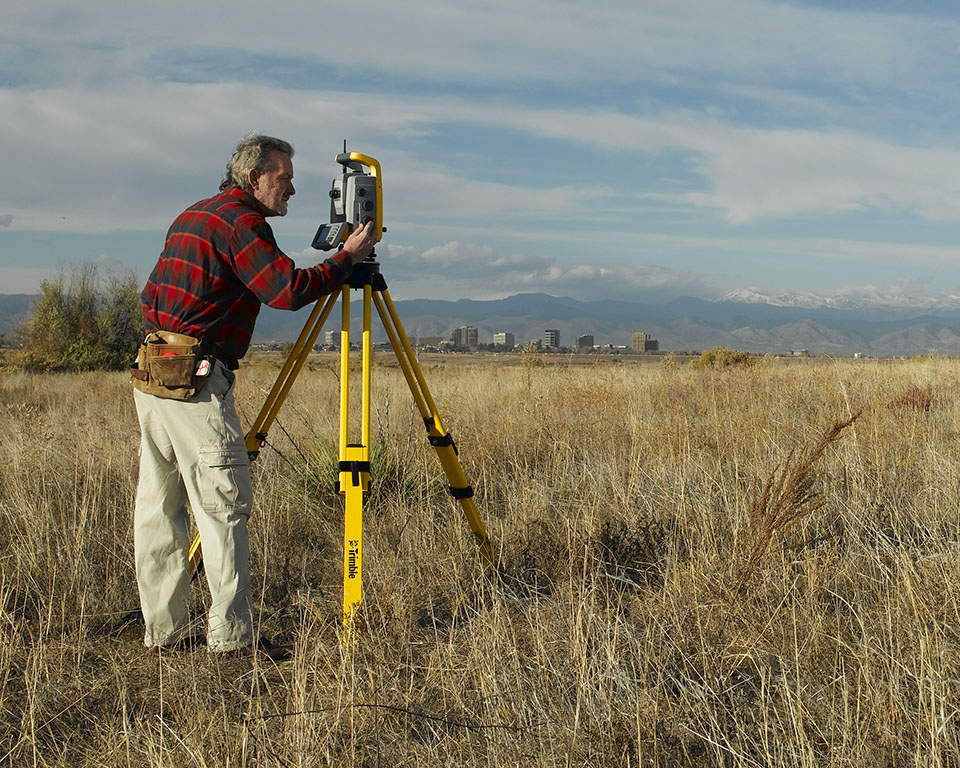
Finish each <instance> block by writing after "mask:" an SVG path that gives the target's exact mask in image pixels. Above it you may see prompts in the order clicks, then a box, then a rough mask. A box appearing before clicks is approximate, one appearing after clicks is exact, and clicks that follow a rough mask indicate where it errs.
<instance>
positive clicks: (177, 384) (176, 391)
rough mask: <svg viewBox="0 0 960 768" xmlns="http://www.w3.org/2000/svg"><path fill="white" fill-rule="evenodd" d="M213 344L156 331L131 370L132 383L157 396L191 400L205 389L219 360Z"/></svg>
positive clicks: (185, 336)
mask: <svg viewBox="0 0 960 768" xmlns="http://www.w3.org/2000/svg"><path fill="white" fill-rule="evenodd" d="M215 352H216V350H215V348H214V345H213V344H211V343H210V342H209V341H207V340H206V339H198V338H196V337H195V336H188V335H186V334H185V333H173V332H172V331H154V332H152V333H150V334H148V335H147V338H146V339H145V340H144V342H143V344H141V345H140V349H139V350H138V351H137V364H136V366H134V367H132V368H131V369H130V375H131V377H132V378H133V386H134V387H136V388H137V389H139V390H140V391H141V392H146V393H147V394H148V395H153V396H154V397H165V398H169V399H172V400H189V399H190V398H191V397H193V396H194V395H195V394H197V392H199V391H200V390H201V389H203V385H204V384H206V383H207V379H209V378H210V374H211V373H212V371H213V366H214V364H215V362H216V354H215Z"/></svg>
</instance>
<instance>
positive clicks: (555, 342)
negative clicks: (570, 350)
mask: <svg viewBox="0 0 960 768" xmlns="http://www.w3.org/2000/svg"><path fill="white" fill-rule="evenodd" d="M543 347H544V349H559V347H560V331H558V330H551V329H549V328H548V329H547V330H545V331H544V332H543Z"/></svg>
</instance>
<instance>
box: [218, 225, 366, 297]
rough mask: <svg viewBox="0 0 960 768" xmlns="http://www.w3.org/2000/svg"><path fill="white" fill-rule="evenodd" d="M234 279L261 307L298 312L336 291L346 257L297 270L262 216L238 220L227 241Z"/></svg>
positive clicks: (346, 266) (343, 277) (347, 268)
mask: <svg viewBox="0 0 960 768" xmlns="http://www.w3.org/2000/svg"><path fill="white" fill-rule="evenodd" d="M231 252H232V254H233V267H234V271H235V272H236V274H237V276H238V277H239V278H240V279H241V280H242V281H243V283H244V285H246V286H247V288H249V289H250V290H251V291H252V292H253V294H254V295H255V296H256V297H257V298H258V299H259V300H260V301H261V302H263V303H264V304H266V305H267V306H270V307H274V308H275V309H300V307H303V306H305V305H306V304H310V303H312V302H314V301H316V300H317V299H319V298H320V297H321V296H326V295H327V294H329V293H333V292H334V291H335V290H337V289H338V288H340V286H341V285H342V284H343V281H344V280H346V278H347V276H348V275H349V274H350V269H351V264H350V257H349V256H348V255H347V254H345V253H343V252H342V251H341V252H338V253H336V254H335V255H333V256H331V257H330V258H329V259H327V260H326V261H324V262H323V263H321V264H317V265H316V266H314V267H308V268H306V269H298V268H297V266H296V265H295V264H294V263H293V259H291V258H290V257H289V256H287V255H286V254H285V253H283V251H281V250H280V248H279V246H278V245H277V241H276V239H275V238H274V236H273V230H271V229H270V225H269V224H267V222H266V221H265V220H264V219H263V217H262V216H260V215H256V214H250V215H246V216H243V217H241V219H240V220H239V221H238V223H237V226H236V227H235V229H234V231H233V236H232V238H231Z"/></svg>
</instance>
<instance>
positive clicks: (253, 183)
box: [247, 168, 260, 189]
mask: <svg viewBox="0 0 960 768" xmlns="http://www.w3.org/2000/svg"><path fill="white" fill-rule="evenodd" d="M259 181H260V171H258V170H257V169H256V168H251V169H250V170H249V171H247V184H249V185H250V189H256V188H257V184H258V182H259Z"/></svg>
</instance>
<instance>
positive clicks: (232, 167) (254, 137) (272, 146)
mask: <svg viewBox="0 0 960 768" xmlns="http://www.w3.org/2000/svg"><path fill="white" fill-rule="evenodd" d="M271 152H282V153H283V154H285V155H289V156H290V157H293V145H292V144H290V142H288V141H284V140H283V139H277V138H274V137H273V136H261V135H260V134H256V133H248V134H247V135H246V136H244V137H243V138H242V139H241V140H240V143H239V144H237V148H236V149H234V150H233V156H232V157H231V158H230V162H229V163H227V170H226V173H224V175H223V181H221V182H220V189H221V191H222V190H224V189H226V188H227V187H239V188H240V189H242V190H244V191H246V192H249V191H250V182H249V181H247V173H248V172H249V171H251V170H257V171H259V172H260V173H264V172H266V170H267V168H268V167H269V165H270V153H271Z"/></svg>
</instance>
